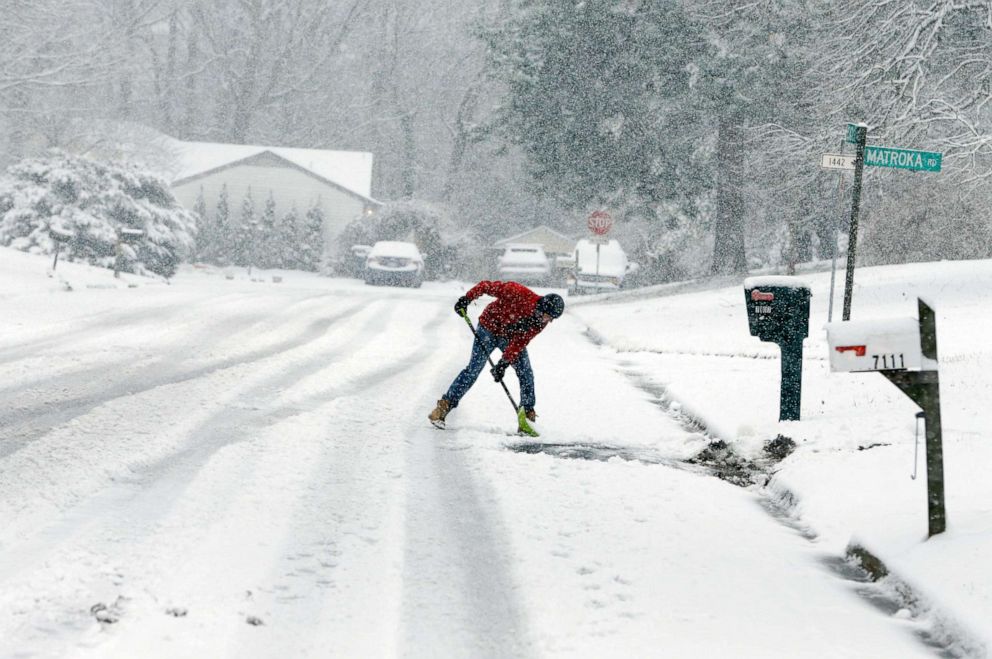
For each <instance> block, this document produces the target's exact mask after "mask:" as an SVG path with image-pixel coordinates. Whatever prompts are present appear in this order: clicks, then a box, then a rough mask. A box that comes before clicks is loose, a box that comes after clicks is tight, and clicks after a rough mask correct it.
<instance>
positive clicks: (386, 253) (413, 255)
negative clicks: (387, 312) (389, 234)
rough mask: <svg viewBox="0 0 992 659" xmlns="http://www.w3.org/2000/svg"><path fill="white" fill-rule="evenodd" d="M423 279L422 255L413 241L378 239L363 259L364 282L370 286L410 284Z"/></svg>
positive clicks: (419, 282) (415, 284)
mask: <svg viewBox="0 0 992 659" xmlns="http://www.w3.org/2000/svg"><path fill="white" fill-rule="evenodd" d="M423 281H424V257H423V256H421V254H420V250H419V249H417V246H416V245H414V244H413V243H404V242H399V241H394V240H380V241H379V242H377V243H376V244H375V245H373V246H372V249H371V250H369V255H368V257H366V259H365V283H366V284H369V285H372V286H380V285H388V286H412V287H414V288H420V285H421V284H422V283H423Z"/></svg>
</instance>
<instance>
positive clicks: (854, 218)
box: [843, 124, 868, 320]
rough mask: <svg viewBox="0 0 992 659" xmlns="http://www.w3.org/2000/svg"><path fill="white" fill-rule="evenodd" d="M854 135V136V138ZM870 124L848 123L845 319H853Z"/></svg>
mask: <svg viewBox="0 0 992 659" xmlns="http://www.w3.org/2000/svg"><path fill="white" fill-rule="evenodd" d="M852 137H853V138H854V139H853V140H852ZM867 139H868V126H867V125H865V124H848V125H847V141H848V142H852V141H853V142H854V147H855V150H854V188H853V190H852V195H853V198H852V200H851V222H850V225H849V229H848V239H847V241H848V242H847V274H846V276H845V278H844V314H843V319H844V320H850V319H851V295H852V292H853V290H854V260H855V258H856V257H857V252H858V211H859V210H860V208H861V176H862V174H863V173H864V169H865V140H867Z"/></svg>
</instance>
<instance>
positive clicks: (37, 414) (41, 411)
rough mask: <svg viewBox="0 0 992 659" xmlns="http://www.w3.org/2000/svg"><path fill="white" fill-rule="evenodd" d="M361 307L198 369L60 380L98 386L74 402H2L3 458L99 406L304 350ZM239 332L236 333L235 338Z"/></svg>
mask: <svg viewBox="0 0 992 659" xmlns="http://www.w3.org/2000/svg"><path fill="white" fill-rule="evenodd" d="M358 306H359V304H358V303H356V304H355V305H353V306H351V307H348V308H346V309H344V310H341V311H339V312H337V313H334V314H331V315H328V316H324V317H321V318H318V319H316V320H313V321H311V322H310V323H309V324H308V325H307V326H306V327H305V328H304V329H303V331H302V332H300V333H299V334H297V335H295V336H293V337H291V338H288V339H284V340H282V341H279V342H278V343H275V344H272V345H269V346H266V347H264V348H259V349H256V350H253V351H250V352H248V353H243V354H239V355H236V356H233V357H229V358H225V359H221V360H217V361H214V362H209V363H207V364H204V365H202V366H198V367H195V368H189V369H181V368H171V369H170V368H165V369H163V370H162V371H159V372H156V373H155V374H154V375H151V376H149V374H148V373H147V372H139V373H133V374H128V375H127V376H126V377H125V378H123V379H118V380H116V381H114V382H112V383H106V382H96V383H93V382H91V381H90V379H89V378H88V377H87V376H88V375H89V374H88V373H84V374H83V375H82V376H81V377H79V378H74V377H67V378H65V380H64V381H60V387H62V390H63V391H65V390H68V391H70V392H73V393H74V387H75V386H78V387H79V388H81V389H83V390H84V391H85V390H86V389H88V388H91V387H92V388H94V389H96V390H95V391H92V392H87V393H84V394H82V395H77V396H73V397H70V398H61V399H56V400H45V401H42V402H41V403H35V404H33V405H28V406H23V405H18V404H17V403H16V402H15V401H11V400H6V401H0V402H2V404H3V407H4V409H6V410H7V411H6V412H4V413H0V428H3V429H4V430H3V434H2V435H0V459H2V458H4V457H7V456H9V455H11V454H13V453H15V452H17V451H18V450H20V449H22V448H23V447H24V446H26V445H27V444H29V443H30V442H31V441H32V440H34V439H37V438H38V437H40V436H42V435H44V434H46V433H47V432H49V431H50V430H51V429H52V428H53V427H56V426H59V425H61V424H64V423H66V422H68V421H71V420H72V419H75V418H78V417H81V416H83V415H85V414H86V413H87V412H89V411H91V410H92V409H94V408H95V407H98V406H100V405H103V404H105V403H108V402H110V401H113V400H116V399H118V398H123V397H127V396H134V395H137V394H141V393H144V392H146V391H150V390H152V389H156V388H158V387H162V386H166V385H172V384H180V383H183V382H188V381H191V380H196V379H199V378H202V377H206V376H209V375H211V374H212V373H215V372H218V371H222V370H225V369H229V368H234V367H237V366H241V365H245V364H250V363H253V362H257V361H260V360H263V359H268V358H271V357H274V356H277V355H279V354H282V353H285V352H288V351H291V350H295V349H297V348H300V347H303V346H305V345H307V344H310V343H312V342H314V341H316V340H318V339H320V338H321V337H322V336H324V335H325V334H326V333H327V332H328V331H329V330H330V328H331V327H332V326H333V325H334V323H336V322H338V321H339V320H341V319H342V318H344V317H345V316H348V315H349V314H351V313H352V312H353V311H354V309H355V308H356V307H358ZM233 332H234V330H232V332H231V333H233ZM229 335H230V333H221V334H220V336H222V337H225V338H226V337H228V336H229ZM189 347H190V346H189V344H187V345H183V346H180V347H179V348H177V349H175V350H174V351H171V352H170V353H167V354H166V355H163V356H162V358H161V359H162V361H164V362H165V363H170V362H174V361H177V360H180V359H182V358H183V357H185V356H188V354H189ZM58 393H61V392H58Z"/></svg>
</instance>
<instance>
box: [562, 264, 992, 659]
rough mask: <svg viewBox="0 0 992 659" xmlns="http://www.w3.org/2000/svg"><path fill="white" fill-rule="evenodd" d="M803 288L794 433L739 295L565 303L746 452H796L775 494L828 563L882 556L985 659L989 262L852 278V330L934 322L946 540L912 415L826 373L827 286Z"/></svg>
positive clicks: (878, 380) (990, 532)
mask: <svg viewBox="0 0 992 659" xmlns="http://www.w3.org/2000/svg"><path fill="white" fill-rule="evenodd" d="M840 274H841V276H840V277H839V278H838V279H839V280H840V284H841V286H842V281H843V277H842V275H843V273H842V272H841V273H840ZM800 279H802V280H804V281H805V282H806V283H807V284H809V285H810V287H811V289H812V291H813V298H812V306H811V321H810V337H809V338H808V339H807V340H806V342H805V353H804V372H803V400H802V420H801V421H798V422H787V423H779V422H778V421H777V419H778V398H779V392H778V387H779V361H778V348H777V346H775V345H774V344H770V343H762V342H760V341H759V340H758V339H757V338H755V337H751V336H750V334H749V332H748V322H747V313H746V309H745V305H744V293H743V286H742V285H738V286H733V287H729V288H717V289H713V290H701V291H697V292H686V293H681V294H678V293H677V292H669V291H670V290H671V289H677V287H667V289H666V287H659V288H658V289H655V290H654V292H653V293H651V292H646V291H632V292H630V293H626V294H619V295H614V296H612V297H611V298H609V299H603V298H598V299H597V300H595V301H592V300H582V301H576V300H572V302H573V304H572V305H571V312H572V314H573V316H575V317H577V318H579V319H581V320H582V321H583V322H585V323H587V324H588V326H590V327H591V328H592V330H593V332H594V334H595V335H596V336H598V337H599V338H600V340H602V341H604V342H605V344H606V345H608V346H609V347H610V349H611V351H615V354H616V357H617V359H618V360H621V361H623V362H625V363H627V364H628V365H629V368H631V369H633V370H635V371H637V372H639V373H641V374H643V375H644V376H645V377H647V378H648V379H649V380H650V381H651V382H653V383H655V384H656V385H657V386H658V387H659V389H660V390H664V391H665V392H666V395H667V397H669V398H670V399H671V400H672V401H674V404H675V405H676V406H681V409H682V410H683V411H684V412H686V413H688V414H690V415H691V416H693V417H695V418H697V419H699V420H700V421H702V422H703V423H704V424H705V426H706V427H707V429H708V430H709V432H710V433H711V434H712V435H713V436H715V437H717V438H720V439H724V440H726V441H728V442H729V443H731V444H732V445H733V447H735V448H736V449H737V451H738V452H740V453H742V454H744V455H747V456H750V457H757V456H759V455H760V450H761V448H762V445H763V443H764V442H765V441H767V440H769V439H772V438H774V437H775V436H776V435H778V434H779V433H781V434H784V435H787V436H789V437H791V438H793V439H794V440H795V441H796V442H797V443H798V449H797V450H796V452H795V453H793V454H792V455H791V456H789V457H788V458H787V459H786V460H785V461H784V462H782V463H781V464H780V465H779V466H778V468H777V470H776V473H775V475H774V478H773V480H772V481H771V483H770V489H771V490H772V491H773V492H776V491H777V492H779V493H785V492H786V491H787V492H789V493H791V494H792V495H794V496H795V497H796V502H795V508H794V513H795V514H796V515H798V516H799V517H800V518H801V520H802V522H803V523H805V524H807V525H809V526H810V527H811V528H812V530H813V531H815V533H816V534H817V536H818V542H819V544H820V545H821V546H823V547H824V548H826V549H828V550H829V551H833V552H838V551H842V550H843V549H844V547H845V546H846V545H847V544H848V543H849V542H852V541H855V542H858V543H861V544H863V545H864V546H866V547H867V548H868V549H870V550H871V551H873V552H875V553H876V554H877V555H878V556H879V557H880V558H882V559H883V560H884V561H885V562H886V564H887V565H888V566H889V567H890V568H891V569H892V570H893V571H894V572H895V573H896V574H897V575H899V577H901V578H902V579H904V580H905V581H906V582H908V583H909V584H910V585H912V586H913V588H914V589H915V590H916V591H917V592H918V593H921V594H923V595H924V596H925V597H926V598H927V599H928V600H929V603H932V604H933V605H935V606H936V607H938V609H939V610H941V611H944V612H945V613H947V612H949V613H950V614H951V615H952V616H953V618H954V619H956V620H957V621H959V622H960V623H962V625H963V627H965V628H966V629H965V630H962V631H963V633H965V634H966V635H969V636H971V639H970V640H971V643H972V645H971V648H972V650H973V651H974V652H977V653H979V654H983V653H984V652H985V651H987V650H986V649H985V648H988V647H989V646H990V644H992V623H990V622H989V621H992V567H990V566H989V562H988V558H987V557H988V556H990V555H992V479H989V478H988V477H987V472H988V469H989V467H990V465H992V441H990V440H992V407H990V405H989V403H990V401H992V344H990V343H989V338H988V337H989V333H990V331H992V262H989V261H979V262H944V263H931V264H917V265H905V266H892V267H882V268H869V269H860V270H858V272H857V275H856V285H855V290H854V297H853V300H854V304H853V308H852V314H851V315H852V319H855V320H858V319H869V318H887V317H898V316H912V317H916V315H917V303H916V300H917V296H921V297H923V298H924V299H925V300H926V301H928V303H929V304H931V305H932V306H933V307H934V308H935V310H936V312H937V333H938V350H939V361H940V377H941V413H942V420H943V436H944V469H945V478H946V487H947V492H946V496H947V515H948V530H947V532H946V533H944V534H943V535H941V536H938V537H934V538H932V539H929V540H927V537H926V536H927V518H926V464H925V457H924V445H923V438H922V436H921V438H920V457H919V465H918V473H919V476H918V478H917V479H916V480H912V479H911V478H910V474H911V473H913V471H914V464H913V458H914V439H915V424H916V420H915V417H914V414H915V413H916V412H917V411H918V408H917V407H916V406H915V405H914V404H913V403H912V402H911V401H910V400H909V399H908V398H907V397H906V396H904V395H903V394H902V393H901V392H900V391H899V390H898V389H897V388H896V387H895V386H894V385H892V384H890V383H889V382H888V380H886V379H885V378H884V377H883V376H881V375H878V374H874V373H862V374H832V373H831V372H830V368H829V364H828V362H827V345H826V337H825V332H824V331H823V326H824V324H825V322H826V319H827V308H828V291H829V273H819V274H810V275H805V276H803V275H801V276H800ZM842 295H843V291H842V289H840V290H838V292H837V298H836V302H835V306H834V313H835V317H834V320H839V317H840V306H841V305H840V301H841V299H842ZM927 604H928V603H927V602H925V603H923V604H922V605H921V606H924V607H925V606H926V605H927ZM949 625H950V626H953V623H949Z"/></svg>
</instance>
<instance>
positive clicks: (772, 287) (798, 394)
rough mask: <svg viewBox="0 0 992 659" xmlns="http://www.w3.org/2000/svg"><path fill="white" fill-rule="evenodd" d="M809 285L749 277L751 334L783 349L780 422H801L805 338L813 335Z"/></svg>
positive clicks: (788, 279) (746, 282)
mask: <svg viewBox="0 0 992 659" xmlns="http://www.w3.org/2000/svg"><path fill="white" fill-rule="evenodd" d="M809 298H810V290H809V287H808V286H807V285H806V284H804V283H802V282H801V281H800V280H799V279H796V278H795V277H748V278H747V279H745V280H744V300H745V302H746V304H747V320H748V325H749V327H750V329H751V336H757V337H758V338H759V339H761V340H762V341H770V342H772V343H777V344H778V346H779V348H781V350H782V359H781V362H782V381H781V385H780V401H779V414H778V418H779V421H798V420H799V410H800V406H801V403H802V387H803V339H805V338H806V337H807V336H809Z"/></svg>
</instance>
